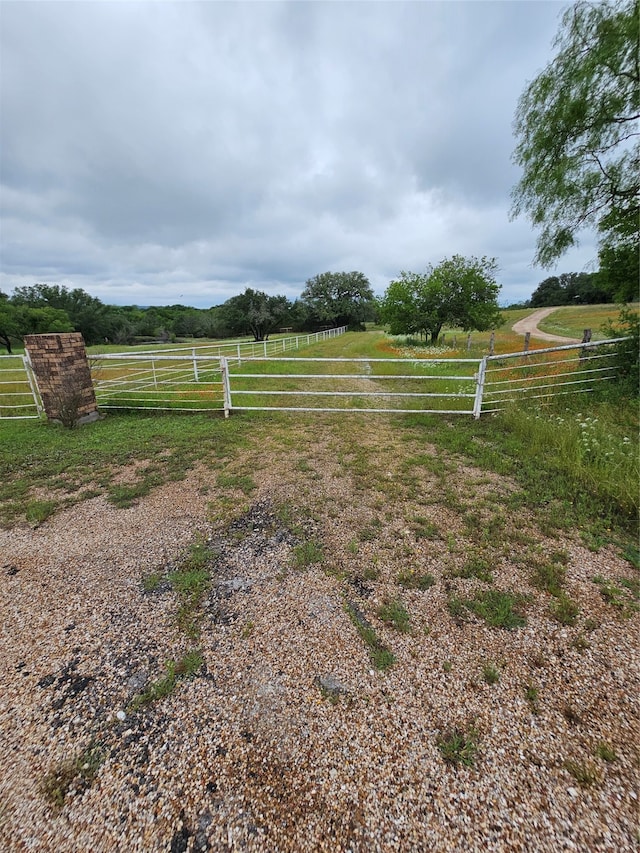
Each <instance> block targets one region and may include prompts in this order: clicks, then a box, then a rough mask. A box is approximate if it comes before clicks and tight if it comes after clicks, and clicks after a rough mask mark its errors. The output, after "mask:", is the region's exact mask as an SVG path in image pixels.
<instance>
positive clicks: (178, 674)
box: [129, 649, 204, 712]
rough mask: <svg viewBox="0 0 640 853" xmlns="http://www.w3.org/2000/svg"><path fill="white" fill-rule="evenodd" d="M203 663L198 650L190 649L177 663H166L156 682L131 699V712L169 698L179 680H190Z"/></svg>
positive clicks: (152, 682)
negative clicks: (164, 669)
mask: <svg viewBox="0 0 640 853" xmlns="http://www.w3.org/2000/svg"><path fill="white" fill-rule="evenodd" d="M203 663H204V658H203V657H202V653H201V652H200V649H192V650H191V651H189V652H187V653H186V654H185V655H183V657H181V658H180V659H179V660H177V661H173V660H170V661H167V665H166V671H165V672H164V674H163V675H162V676H161V677H160V678H158V679H157V680H156V681H151V682H149V684H147V686H146V687H145V689H144V690H143V691H142V692H141V693H138V694H137V695H136V696H134V697H133V699H132V700H131V702H130V704H129V710H130V711H132V712H135V711H138V710H140V708H142V707H144V706H145V705H149V704H150V703H151V702H157V701H158V700H159V699H164V698H165V697H167V696H170V695H171V694H172V693H173V691H174V690H175V688H176V685H177V684H178V682H179V681H180V680H181V679H185V678H191V677H192V676H194V675H195V674H196V672H197V671H198V670H199V669H200V667H201V666H202V664H203Z"/></svg>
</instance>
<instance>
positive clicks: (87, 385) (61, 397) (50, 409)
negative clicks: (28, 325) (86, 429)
mask: <svg viewBox="0 0 640 853" xmlns="http://www.w3.org/2000/svg"><path fill="white" fill-rule="evenodd" d="M24 345H25V349H26V350H27V353H28V355H29V360H30V362H31V366H32V368H33V372H34V375H35V377H36V382H37V383H38V390H39V391H40V396H41V397H42V405H43V406H44V410H45V412H46V414H47V417H48V418H49V420H52V421H59V422H60V423H63V424H64V425H65V426H69V427H71V426H75V425H76V424H86V423H90V422H91V421H95V420H97V419H98V418H99V414H98V406H97V403H96V395H95V393H94V390H93V383H92V382H91V370H90V369H89V362H88V361H87V352H86V350H85V347H84V339H83V337H82V335H81V334H80V332H62V333H60V334H49V335H25V338H24Z"/></svg>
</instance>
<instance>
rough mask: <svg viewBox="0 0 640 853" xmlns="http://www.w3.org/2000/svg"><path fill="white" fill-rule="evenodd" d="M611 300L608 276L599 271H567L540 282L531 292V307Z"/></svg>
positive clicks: (598, 303)
mask: <svg viewBox="0 0 640 853" xmlns="http://www.w3.org/2000/svg"><path fill="white" fill-rule="evenodd" d="M607 302H613V293H612V289H611V285H610V283H609V280H608V278H607V277H606V276H605V275H603V274H601V273H599V272H593V273H589V272H569V273H562V274H561V275H559V276H558V275H553V276H550V277H549V278H545V280H544V281H542V282H540V284H539V285H538V287H537V288H536V289H535V290H534V291H533V293H532V294H531V300H530V302H529V305H530V306H531V307H532V308H546V307H547V306H549V305H600V304H603V303H607Z"/></svg>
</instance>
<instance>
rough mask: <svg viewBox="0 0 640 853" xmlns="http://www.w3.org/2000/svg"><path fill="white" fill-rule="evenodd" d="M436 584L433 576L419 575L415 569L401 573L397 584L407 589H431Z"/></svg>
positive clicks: (427, 574)
mask: <svg viewBox="0 0 640 853" xmlns="http://www.w3.org/2000/svg"><path fill="white" fill-rule="evenodd" d="M435 582H436V579H435V578H434V576H433V575H432V574H429V573H425V574H418V573H416V571H415V570H414V569H406V570H405V571H403V572H400V574H399V575H398V577H397V578H396V583H398V584H399V585H400V586H403V587H404V588H405V589H421V590H425V589H429V588H430V587H432V586H433V585H434V584H435Z"/></svg>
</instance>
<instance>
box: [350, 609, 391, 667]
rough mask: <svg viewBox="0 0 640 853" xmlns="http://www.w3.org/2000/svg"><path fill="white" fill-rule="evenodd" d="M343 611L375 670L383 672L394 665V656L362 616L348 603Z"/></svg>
mask: <svg viewBox="0 0 640 853" xmlns="http://www.w3.org/2000/svg"><path fill="white" fill-rule="evenodd" d="M345 610H346V612H347V615H348V616H349V619H351V622H352V624H353V626H354V627H355V629H356V631H357V632H358V634H359V636H360V638H361V639H362V641H363V642H364V644H365V646H366V647H367V651H368V652H369V657H370V659H371V663H372V664H373V665H374V667H375V668H376V669H379V670H381V671H383V672H384V670H386V669H389V667H390V666H393V664H394V663H395V660H396V659H395V656H394V654H393V653H392V652H391V651H390V650H389V649H388V648H387V647H386V646H385V645H384V643H383V642H382V641H381V640H380V639H379V637H378V636H377V634H376V632H375V631H374V629H373V628H372V626H371V625H369V623H368V622H367V621H366V619H364V618H363V617H362V614H360V612H359V611H358V610H357V608H355V607H354V606H353V605H352V604H350V603H349V602H345Z"/></svg>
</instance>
